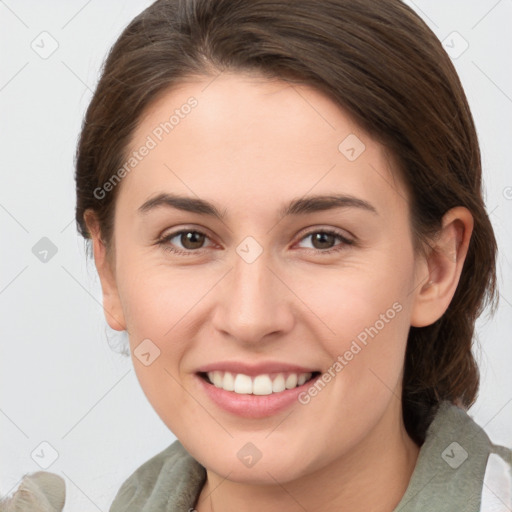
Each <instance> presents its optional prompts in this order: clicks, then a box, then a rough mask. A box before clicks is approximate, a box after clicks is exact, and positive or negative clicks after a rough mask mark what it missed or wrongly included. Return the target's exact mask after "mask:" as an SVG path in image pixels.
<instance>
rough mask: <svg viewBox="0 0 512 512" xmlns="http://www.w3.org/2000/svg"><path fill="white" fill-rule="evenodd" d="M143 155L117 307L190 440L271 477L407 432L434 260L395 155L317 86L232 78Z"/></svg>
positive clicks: (232, 464) (238, 470)
mask: <svg viewBox="0 0 512 512" xmlns="http://www.w3.org/2000/svg"><path fill="white" fill-rule="evenodd" d="M191 98H193V99H191ZM171 116H173V117H171ZM143 148H146V149H143ZM129 149H130V155H129V156H130V157H132V160H130V161H127V166H126V167H125V171H126V172H125V173H121V174H120V176H121V177H123V175H124V177H123V179H122V182H121V183H120V184H119V185H117V186H119V187H120V190H119V191H118V192H119V196H118V198H117V203H116V210H115V222H114V246H115V251H114V255H113V256H114V257H113V270H114V274H115V286H114V287H112V289H111V290H110V291H109V293H108V294H107V299H106V305H105V306H106V309H110V311H111V312H112V313H113V314H114V316H115V317H116V318H117V319H118V322H119V323H117V324H115V327H116V328H126V329H127V330H128V332H129V335H130V345H131V350H132V358H133V364H134V366H135V371H136V373H137V377H138V379H139V381H140V384H141V386H142V388H143V390H144V392H145V394H146V396H147V397H148V399H149V401H150V402H151V404H152V406H153V407H154V409H155V410H156V412H157V413H158V414H159V416H160V417H161V418H162V420H163V421H164V422H165V424H166V425H167V426H168V427H169V428H170V430H171V431H172V432H173V433H174V434H175V435H176V437H177V438H178V439H179V440H180V441H181V442H182V444H183V445H184V446H185V448H186V449H187V450H188V451H189V452H190V453H191V454H192V455H193V456H194V457H195V458H196V459H197V460H198V461H199V462H200V463H201V464H203V465H204V466H205V467H207V468H208V469H209V470H211V471H214V472H216V473H217V474H221V475H228V474H229V479H230V480H235V481H245V482H267V483H275V481H276V480H277V481H279V482H286V481H289V480H292V479H294V478H298V477H300V476H302V475H305V474H308V473H311V472H313V471H316V470H320V469H321V468H326V467H328V466H329V465H330V464H332V463H334V462H335V461H336V460H340V458H344V457H346V458H347V459H348V458H349V457H352V460H357V454H358V453H361V451H362V450H369V449H372V446H377V444H378V443H382V440H384V439H388V438H390V437H392V436H396V434H397V431H399V430H400V431H401V432H402V433H403V428H402V425H401V402H400V397H401V379H402V368H403V362H404V352H405V347H406V340H407V334H408V331H409V327H410V325H411V318H412V315H413V313H414V307H415V297H416V293H417V289H418V287H419V285H420V284H422V283H423V282H424V280H425V278H426V275H427V268H426V267H425V263H424V261H423V260H420V259H417V258H415V255H414V252H413V247H412V239H411V234H410V233H411V232H410V223H409V213H408V211H409V209H408V202H407V200H406V198H407V194H406V191H405V188H404V187H403V185H402V184H401V182H399V181H398V179H397V177H396V173H394V174H393V173H392V171H391V169H390V167H389V165H390V163H389V162H388V160H387V159H386V156H385V154H384V152H383V148H382V147H381V146H380V145H379V144H378V143H376V142H375V141H373V140H372V139H370V138H369V136H367V135H366V134H365V133H364V132H363V131H362V130H361V129H360V128H359V127H358V126H357V125H355V124H354V123H353V122H352V121H351V119H350V118H349V117H347V115H345V113H344V112H343V111H342V110H341V109H339V108H338V107H337V106H336V105H335V104H334V103H333V102H331V101H330V100H329V99H328V98H327V97H325V96H324V95H322V94H321V93H319V92H318V91H316V90H314V89H312V88H310V87H306V86H290V85H289V84H287V83H285V82H282V81H276V80H275V81H269V80H267V79H264V78H258V77H256V76H250V75H242V74H229V73H223V74H221V75H220V76H219V77H218V78H216V79H214V80H212V79H211V78H204V79H197V81H191V82H189V83H186V84H182V85H180V87H178V88H176V89H173V90H172V91H171V92H168V93H167V94H166V95H165V96H163V97H162V98H160V99H159V100H158V101H157V102H156V103H155V104H154V105H152V107H151V108H150V109H149V110H148V111H147V113H146V115H145V116H144V117H143V119H142V120H141V122H140V124H139V125H138V127H137V130H136V131H135V133H134V137H133V139H132V141H131V144H130V148H129ZM133 152H136V153H135V154H134V153H133ZM177 196H180V197H182V198H183V199H180V200H177V199H176V197H177ZM317 196H330V197H331V196H332V197H335V196H336V197H338V196H339V198H338V199H337V200H336V201H330V200H326V199H324V200H320V199H318V197H317ZM173 198H174V199H173ZM203 202H204V203H206V202H207V203H208V205H210V206H208V207H206V206H204V204H203ZM173 204H174V206H173ZM213 212H215V213H217V214H218V215H219V216H217V215H216V214H213ZM180 232H182V233H180ZM173 250H176V251H181V252H172V251H173ZM107 286H108V285H107ZM214 372H216V373H214ZM208 375H209V376H210V378H211V379H212V380H213V381H215V383H216V384H217V385H215V384H212V383H210V382H207V380H206V379H207V378H208V377H207V376H208ZM309 377H313V380H311V381H309V382H305V383H303V382H304V379H305V378H309ZM218 386H222V387H218ZM223 388H226V389H223ZM233 388H235V390H233ZM283 389H284V390H283ZM237 391H238V392H237ZM361 460H362V459H361Z"/></svg>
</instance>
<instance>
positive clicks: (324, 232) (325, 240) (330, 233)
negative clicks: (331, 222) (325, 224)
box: [301, 229, 355, 254]
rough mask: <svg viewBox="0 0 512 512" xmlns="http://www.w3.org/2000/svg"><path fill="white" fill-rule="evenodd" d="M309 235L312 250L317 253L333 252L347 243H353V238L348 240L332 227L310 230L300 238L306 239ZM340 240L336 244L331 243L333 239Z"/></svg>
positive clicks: (339, 249)
mask: <svg viewBox="0 0 512 512" xmlns="http://www.w3.org/2000/svg"><path fill="white" fill-rule="evenodd" d="M310 237H311V241H312V246H313V249H312V250H313V251H314V252H315V253H317V254H318V253H319V254H331V253H333V252H338V251H342V250H343V249H344V248H345V246H347V245H354V243H355V242H354V240H350V239H348V238H347V237H345V236H344V235H342V234H341V233H340V232H338V231H336V230H332V229H318V230H316V231H310V232H309V233H307V234H306V235H305V236H303V237H302V238H301V241H302V240H306V239H307V238H310ZM336 239H337V240H340V241H341V243H340V244H338V245H334V246H333V245H332V243H334V242H335V241H336Z"/></svg>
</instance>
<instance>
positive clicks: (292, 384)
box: [286, 373, 298, 389]
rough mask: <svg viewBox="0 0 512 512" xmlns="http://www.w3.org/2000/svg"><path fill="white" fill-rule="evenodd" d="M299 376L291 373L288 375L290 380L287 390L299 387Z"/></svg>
mask: <svg viewBox="0 0 512 512" xmlns="http://www.w3.org/2000/svg"><path fill="white" fill-rule="evenodd" d="M297 380H298V378H297V374H296V373H290V375H288V378H287V379H286V389H292V388H296V387H297Z"/></svg>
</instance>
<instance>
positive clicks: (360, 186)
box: [121, 73, 407, 215]
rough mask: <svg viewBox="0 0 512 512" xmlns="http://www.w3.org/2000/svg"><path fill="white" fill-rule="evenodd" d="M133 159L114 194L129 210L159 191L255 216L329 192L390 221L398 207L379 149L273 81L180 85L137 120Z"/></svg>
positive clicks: (317, 101) (311, 93) (227, 78)
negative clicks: (377, 210)
mask: <svg viewBox="0 0 512 512" xmlns="http://www.w3.org/2000/svg"><path fill="white" fill-rule="evenodd" d="M144 147H146V148H149V149H146V150H144V151H141V150H142V149H143V148H144ZM133 152H136V153H139V155H138V156H137V158H136V160H137V161H136V162H132V163H134V165H133V168H132V169H131V170H130V172H129V173H128V175H127V176H126V178H125V179H124V180H123V184H122V185H123V186H122V188H123V189H125V190H124V191H123V192H122V194H121V195H127V194H128V195H129V196H130V198H131V200H132V201H135V202H137V203H138V204H142V202H144V201H145V200H147V199H148V197H150V196H151V195H153V194H156V193H158V192H162V191H164V190H162V188H165V189H166V191H175V192H180V193H186V194H188V195H195V196H199V197H201V198H212V199H213V200H215V201H216V202H217V203H218V204H219V205H223V204H228V203H232V204H234V205H236V204H237V203H238V206H243V205H245V207H247V206H248V205H249V204H250V205H251V206H252V207H253V209H254V210H256V209H258V208H261V210H262V213H263V212H264V211H267V210H268V209H269V208H273V209H277V208H278V206H279V205H280V204H282V202H283V201H282V199H283V198H286V197H297V196H300V195H305V194H308V193H315V194H327V193H332V192H340V193H343V192H346V193H350V194H353V195H357V196H359V197H361V198H362V199H365V200H368V201H369V202H372V203H374V204H380V206H381V209H383V210H385V211H388V213H389V214H390V215H393V214H395V215H396V214H403V213H404V212H405V210H406V208H407V204H406V203H407V202H406V193H405V190H404V187H403V186H402V184H401V183H400V181H399V180H398V178H397V176H396V175H397V173H396V172H394V171H393V169H392V168H391V161H390V160H389V157H388V155H387V153H386V152H385V151H384V148H383V147H382V146H381V145H380V144H378V143H377V142H376V141H374V140H372V139H371V138H370V137H369V136H368V135H367V134H366V133H365V132H364V131H363V130H361V128H360V127H359V126H358V125H357V124H356V123H354V121H353V120H352V119H351V118H350V116H348V115H347V114H346V112H345V111H344V110H343V109H341V108H340V107H339V106H338V105H337V104H335V103H334V102H333V101H331V100H330V99H329V98H328V97H327V96H325V95H324V94H322V93H321V92H319V91H318V90H316V89H314V88H312V87H309V86H304V85H297V84H290V83H288V82H285V81H282V80H277V79H272V80H270V79H267V78H263V77H260V76H257V75H251V74H234V73H222V74H220V75H219V76H217V77H197V78H194V79H190V81H186V82H183V83H180V84H179V85H178V86H177V87H174V88H173V89H171V90H169V91H167V92H166V93H165V94H163V95H162V96H160V97H159V98H158V100H157V101H155V102H154V103H153V104H152V105H151V106H150V107H149V108H148V109H147V110H146V112H145V114H144V115H143V116H142V117H141V119H140V121H139V123H138V126H137V128H136V130H135V132H134V134H133V137H132V140H131V143H130V146H129V148H128V157H129V156H130V155H132V154H133ZM142 152H143V153H144V156H143V157H141V156H140V153H142ZM132 158H135V157H132ZM397 199H399V200H398V201H397ZM132 201H130V202H132ZM228 213H229V212H228ZM238 213H240V212H238Z"/></svg>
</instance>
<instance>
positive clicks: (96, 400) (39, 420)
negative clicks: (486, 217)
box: [0, 0, 512, 512]
mask: <svg viewBox="0 0 512 512" xmlns="http://www.w3.org/2000/svg"><path fill="white" fill-rule="evenodd" d="M150 3H151V2H150V1H142V0H129V1H123V2H120V1H117V2H113V1H112V2H101V1H100V0H89V1H84V0H72V1H70V0H68V1H66V2H64V1H56V0H51V1H50V0H47V1H45V2H36V1H35V0H6V1H1V0H0V48H1V53H0V58H1V62H0V120H1V121H0V123H1V124H0V130H1V131H0V147H1V151H0V172H1V183H2V187H1V189H0V227H1V235H2V236H1V260H0V262H1V264H0V308H1V328H2V331H1V343H2V355H1V359H0V364H1V366H0V376H1V377H0V378H1V381H0V386H1V387H0V389H1V395H0V431H1V433H2V435H1V438H0V461H1V466H0V495H6V494H9V493H10V492H11V491H12V490H14V489H15V488H16V487H17V486H18V484H19V481H20V479H21V477H22V476H23V475H24V474H25V473H29V472H33V471H37V470H39V469H41V465H42V466H46V465H48V464H50V463H51V465H49V466H48V467H47V470H48V471H52V472H55V473H58V474H60V475H62V476H63V477H64V478H65V480H66V488H67V499H66V508H65V510H67V511H84V510H101V511H105V512H106V511H107V510H108V508H109V506H110V504H111V502H112V500H113V498H114V495H115V493H116V492H117V490H118V488H119V486H120V485H121V483H122V482H123V481H124V480H125V479H126V478H127V477H128V476H129V475H130V474H131V473H132V471H133V470H134V469H135V468H137V467H138V466H139V465H140V464H141V463H143V462H144V461H146V460H147V459H148V458H149V457H151V456H152V455H154V454H155V453H157V452H158V451H160V450H162V449H163V448H165V447H166V446H167V445H168V444H170V443H171V442H172V441H173V440H174V439H175V438H174V436H173V435H172V433H171V432H170V431H169V430H168V429H167V427H166V426H165V425H164V424H163V423H162V421H161V420H160V419H159V418H158V416H157V415H156V413H155V412H154V411H153V409H152V408H151V406H150V405H149V403H148V402H147V400H146V398H145V396H144V394H143V392H142V390H141V389H140V386H139V384H138V381H137V379H136V376H135V374H134V371H133V368H132V364H131V360H130V359H129V358H128V357H125V356H123V355H120V354H118V353H116V352H115V351H113V350H112V348H111V346H115V345H122V343H123V339H122V338H120V337H119V335H118V334H117V333H114V331H110V330H108V331H106V322H105V320H104V317H103V312H102V308H101V294H100V286H99V282H98V278H97V275H96V271H95V269H94V266H93V264H92V261H90V262H87V260H86V257H85V251H84V242H83V240H81V239H80V238H79V237H78V235H77V233H76V229H75V224H74V205H75V192H74V178H73V172H74V169H73V156H74V151H75V146H76V141H77V137H78V134H79V130H80V124H81V120H82V117H83V115H84V112H85V109H86V107H87V105H88V102H89V100H90V98H91V95H92V91H93V89H94V87H95V84H96V82H97V80H98V73H99V69H100V66H101V64H102V62H103V59H104V57H105V55H106V53H107V51H108V49H109V48H110V46H111V45H112V44H113V43H114V41H115V39H116V38H117V37H118V35H119V34H120V32H121V30H122V29H123V28H124V27H125V26H126V24H127V23H128V22H129V21H130V20H131V19H132V18H133V17H134V16H135V15H136V14H138V13H139V12H140V11H142V10H143V9H144V8H145V7H147V6H148V5H149V4H150ZM407 3H408V4H409V5H411V7H413V8H414V9H415V10H416V11H417V12H418V13H419V14H420V15H421V16H422V17H423V19H425V21H426V22H427V23H428V24H429V26H430V27H431V28H432V30H433V31H434V32H435V33H436V34H437V36H438V37H439V38H440V39H441V40H444V41H445V44H446V49H447V51H449V53H451V55H452V58H453V61H454V63H455V65H456V68H457V70H458V72H459V75H460V77H461V80H462V83H463V85H464V87H465V90H466V93H467V96H468V99H469V102H470V105H471V108H472V112H473V115H474V117H475V122H476V125H477V130H478V134H479V137H480V142H481V149H482V155H483V164H484V178H485V183H486V203H487V207H488V211H489V213H490V217H491V220H492V223H493V225H494V228H495V230H496V235H497V238H498V243H499V247H500V258H499V266H498V272H499V279H500V286H501V290H500V291H501V306H500V309H499V311H498V313H497V314H496V316H495V317H494V319H492V320H491V321H486V319H485V318H482V319H480V320H479V322H478V334H479V340H480V349H477V356H478V360H479V361H480V367H481V373H482V387H481V392H480V396H479V398H478V401H477V403H476V404H475V405H474V406H473V407H472V409H471V410H470V413H471V414H472V415H473V416H474V417H475V418H476V420H477V421H478V422H479V423H480V425H482V426H485V429H486V431H487V432H488V434H489V435H490V437H491V438H492V439H493V440H494V441H495V442H497V443H502V444H506V445H508V446H512V378H511V369H512V365H511V362H512V342H511V336H510V334H511V332H512V279H511V274H512V266H511V255H512V226H511V219H512V156H511V151H510V147H511V145H512V73H511V64H510V55H511V50H512V31H511V29H510V22H511V21H512V1H511V0H500V1H497V0H472V1H468V0H448V1H447V0H435V1H432V0H430V1H429V0H423V1H420V0H417V1H415V2H413V1H408V2H407ZM43 32H46V33H47V34H44V33H43ZM453 32H457V34H453ZM42 33H43V34H42ZM466 44H467V45H469V46H468V48H467V49H465V47H466ZM56 45H58V47H57V48H56V50H55V51H54V52H53V53H52V54H51V55H48V53H50V51H51V50H52V49H53V46H56ZM464 49H465V51H463V50H464ZM43 237H47V238H48V239H49V240H50V241H51V243H52V244H53V246H54V247H55V248H54V249H53V251H55V249H56V251H57V252H56V253H55V254H52V250H51V247H49V246H48V242H47V241H46V242H45V241H43V242H40V240H41V239H42V238H43ZM38 243H39V244H42V245H36V244H38ZM45 244H46V245H45ZM34 246H36V249H34V250H33V248H34ZM45 250H48V251H49V252H48V254H45V253H44V251H45ZM34 253H35V254H34ZM44 257H46V259H47V261H46V262H44V261H41V260H40V258H43V259H44ZM41 443H48V444H42V445H41ZM55 457H56V458H55ZM54 458H55V460H54V461H53V459H54Z"/></svg>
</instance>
